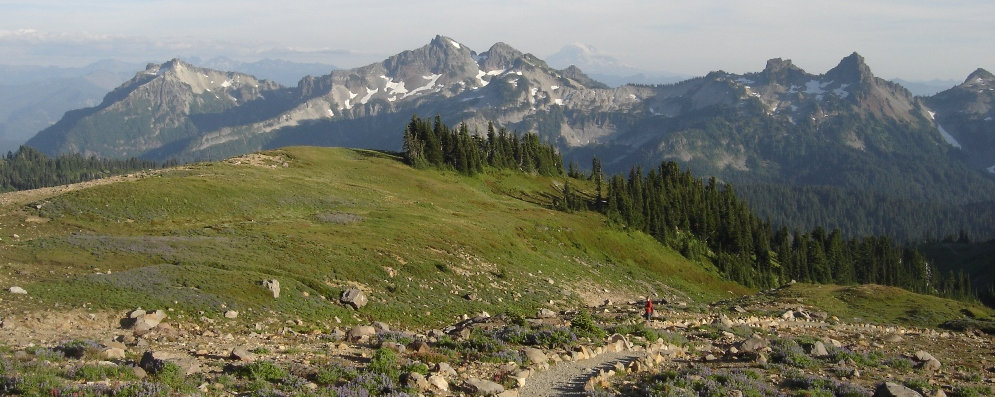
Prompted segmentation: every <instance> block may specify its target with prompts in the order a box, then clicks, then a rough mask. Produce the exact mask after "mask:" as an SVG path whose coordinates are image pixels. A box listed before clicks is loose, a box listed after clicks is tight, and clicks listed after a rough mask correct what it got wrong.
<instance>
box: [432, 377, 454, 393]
mask: <svg viewBox="0 0 995 397" xmlns="http://www.w3.org/2000/svg"><path fill="white" fill-rule="evenodd" d="M428 384H429V385H431V386H432V387H433V388H435V389H436V390H438V391H449V381H447V380H446V378H443V377H442V376H441V375H438V374H436V375H431V376H429V377H428Z"/></svg>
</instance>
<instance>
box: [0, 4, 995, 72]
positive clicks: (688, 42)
mask: <svg viewBox="0 0 995 397" xmlns="http://www.w3.org/2000/svg"><path fill="white" fill-rule="evenodd" d="M436 34H443V35H446V36H450V37H452V38H454V39H456V40H457V41H460V42H462V43H463V44H465V45H468V46H470V48H472V49H474V50H476V51H478V52H482V51H485V50H487V49H488V48H489V47H490V46H491V45H492V44H494V43H495V42H498V41H503V42H506V43H508V44H510V45H512V46H513V47H515V48H518V49H519V50H522V51H525V52H531V53H533V54H535V55H537V56H540V57H546V56H548V55H550V54H552V53H554V52H556V51H558V50H559V49H560V48H561V47H563V46H564V45H566V44H570V43H585V44H590V45H593V46H594V47H596V48H598V50H599V51H600V52H601V53H603V54H605V55H610V56H613V57H615V58H618V59H619V60H620V61H621V62H624V63H626V64H629V65H632V66H634V67H637V68H641V69H645V70H652V71H665V72H673V73H680V74H687V75H703V74H705V73H707V72H708V71H711V70H719V69H721V70H725V71H729V72H735V73H744V72H754V71H759V70H762V69H763V67H764V64H765V61H766V60H767V59H769V58H774V57H781V58H790V59H792V60H793V61H794V63H795V64H796V65H798V66H800V67H802V68H803V69H805V70H806V71H808V72H810V73H822V72H825V71H826V70H828V69H829V68H831V67H833V66H835V65H836V63H838V62H839V60H840V59H841V58H843V57H845V56H847V55H849V54H850V53H851V52H853V51H857V52H859V53H860V54H861V55H863V56H864V58H865V59H866V61H867V63H868V64H869V65H870V66H871V69H872V70H873V71H874V73H875V74H876V75H878V76H880V77H885V78H896V77H897V78H904V79H912V80H928V79H934V78H938V79H957V80H961V79H964V78H965V77H966V76H967V74H969V73H970V72H971V71H973V70H974V69H976V68H978V67H984V68H986V69H989V70H995V1H992V0H943V1H934V0H910V1H898V0H892V1H885V0H833V1H818V0H793V1H788V0H784V1H777V0H753V1H746V0H715V1H707V0H694V1H688V0H680V1H670V0H655V1H654V0H650V1H647V0H633V1H629V0H613V1H586V0H574V1H543V0H537V1H523V0H504V1H482V0H458V1H457V0H429V1H411V0H406V1H349V2H342V1H317V0H297V1H294V0H284V1H261V0H238V1H231V0H168V1H167V0H102V1H86V0H81V1H69V0H58V1H56V0H25V1H6V0H0V64H44V65H67V66H68V65H72V66H79V65H83V64H87V63H90V62H92V61H95V60H99V59H108V58H113V59H119V60H126V61H141V62H146V61H164V60H167V59H169V58H173V57H184V58H189V57H192V56H197V57H200V58H205V59H206V58H213V57H215V56H227V57H231V58H235V59H240V60H246V61H253V60H258V59H261V58H264V57H269V58H282V59H288V60H295V61H308V62H321V63H329V64H334V65H336V66H339V67H354V66H360V65H363V64H367V63H370V62H375V61H378V60H381V59H383V58H385V57H387V56H389V55H392V54H395V53H398V52H400V51H403V50H407V49H414V48H417V47H420V46H422V45H425V44H427V43H428V42H429V41H430V40H431V39H432V38H433V37H434V36H435V35H436Z"/></svg>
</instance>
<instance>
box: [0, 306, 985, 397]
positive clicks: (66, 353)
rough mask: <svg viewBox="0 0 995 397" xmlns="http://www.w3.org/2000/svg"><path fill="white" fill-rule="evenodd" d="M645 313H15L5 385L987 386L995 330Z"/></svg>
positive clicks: (123, 389) (600, 309) (731, 392)
mask: <svg viewBox="0 0 995 397" xmlns="http://www.w3.org/2000/svg"><path fill="white" fill-rule="evenodd" d="M4 293H9V291H5V292H4ZM640 311H641V306H640V304H639V303H638V302H636V301H633V302H625V303H611V302H608V303H606V304H604V305H600V306H596V307H590V308H587V309H585V310H582V311H572V310H567V311H560V312H556V311H554V310H548V309H544V310H541V311H540V312H539V313H536V314H535V315H533V316H517V315H506V314H502V315H496V316H490V315H488V314H486V313H479V314H477V315H474V316H472V317H471V316H465V318H464V319H463V320H462V321H459V322H457V323H455V324H453V325H451V326H448V327H446V328H444V329H435V330H418V331H409V330H396V329H391V327H389V326H387V325H386V324H383V323H374V324H370V325H363V326H352V327H344V326H343V327H339V328H334V327H333V328H330V329H326V330H320V327H313V328H310V329H313V331H309V332H302V331H301V330H304V329H309V327H307V324H301V323H300V322H299V321H293V320H290V321H277V320H275V319H274V320H271V321H267V322H262V323H247V322H245V321H243V320H241V319H239V315H238V313H236V312H233V311H229V312H227V313H225V316H224V317H223V318H222V319H211V318H208V317H201V318H199V319H193V318H189V316H187V317H184V318H183V319H182V320H181V319H179V316H178V315H171V312H169V311H168V310H134V311H132V312H129V313H98V312H93V311H86V310H70V311H59V310H50V311H45V312H17V313H4V314H3V319H2V323H0V338H2V342H0V394H13V395H175V394H183V395H189V394H202V395H335V396H342V395H398V394H399V393H406V394H412V395H413V394H426V395H464V394H468V395H469V394H477V395H502V396H516V395H521V396H554V395H596V396H604V395H728V396H743V395H746V396H750V395H813V396H821V395H826V396H831V395H836V396H858V395H871V394H874V393H876V394H874V395H916V394H901V393H903V392H905V393H919V394H920V395H932V396H938V395H953V396H974V395H992V386H993V381H992V379H993V374H995V372H993V371H995V367H993V365H995V348H993V338H992V336H990V335H986V334H983V333H980V332H976V331H969V332H951V331H944V330H937V329H925V328H905V327H898V326H880V325H868V324H861V323H847V322H843V321H840V320H839V319H836V318H835V317H832V316H829V315H828V314H826V313H822V312H819V311H818V310H815V309H813V308H808V307H805V306H804V305H800V304H796V305H790V304H781V305H780V306H771V305H768V306H767V307H763V308H759V307H753V306H747V307H746V308H744V307H742V306H725V305H713V306H709V307H699V308H671V307H668V305H666V304H660V305H658V311H657V316H656V318H654V319H653V320H652V321H650V322H646V321H645V320H642V319H640V317H639V315H640ZM772 311H774V312H781V313H782V314H781V315H780V316H770V315H764V314H763V313H771V312H772Z"/></svg>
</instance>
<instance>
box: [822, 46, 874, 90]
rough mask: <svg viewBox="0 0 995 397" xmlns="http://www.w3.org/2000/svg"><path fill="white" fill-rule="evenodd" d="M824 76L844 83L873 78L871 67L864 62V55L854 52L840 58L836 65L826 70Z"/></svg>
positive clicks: (867, 80)
mask: <svg viewBox="0 0 995 397" xmlns="http://www.w3.org/2000/svg"><path fill="white" fill-rule="evenodd" d="M826 76H827V77H829V78H831V79H833V80H836V81H839V82H846V83H851V84H853V83H861V82H870V81H872V80H873V79H874V74H873V73H871V68H870V67H869V66H867V64H866V63H864V57H863V56H861V55H860V54H858V53H857V52H854V53H852V54H850V55H848V56H847V57H846V58H843V59H842V60H840V63H839V64H837V65H836V67H834V68H832V69H830V70H829V71H828V72H826Z"/></svg>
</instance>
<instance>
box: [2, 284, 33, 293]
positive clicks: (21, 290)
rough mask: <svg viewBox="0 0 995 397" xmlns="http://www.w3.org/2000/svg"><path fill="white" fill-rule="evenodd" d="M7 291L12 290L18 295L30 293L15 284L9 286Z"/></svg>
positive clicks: (11, 291)
mask: <svg viewBox="0 0 995 397" xmlns="http://www.w3.org/2000/svg"><path fill="white" fill-rule="evenodd" d="M7 291H8V292H10V293H12V294H16V295H27V294H28V291H25V290H24V288H21V287H18V286H16V285H15V286H13V287H10V288H8V289H7Z"/></svg>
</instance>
